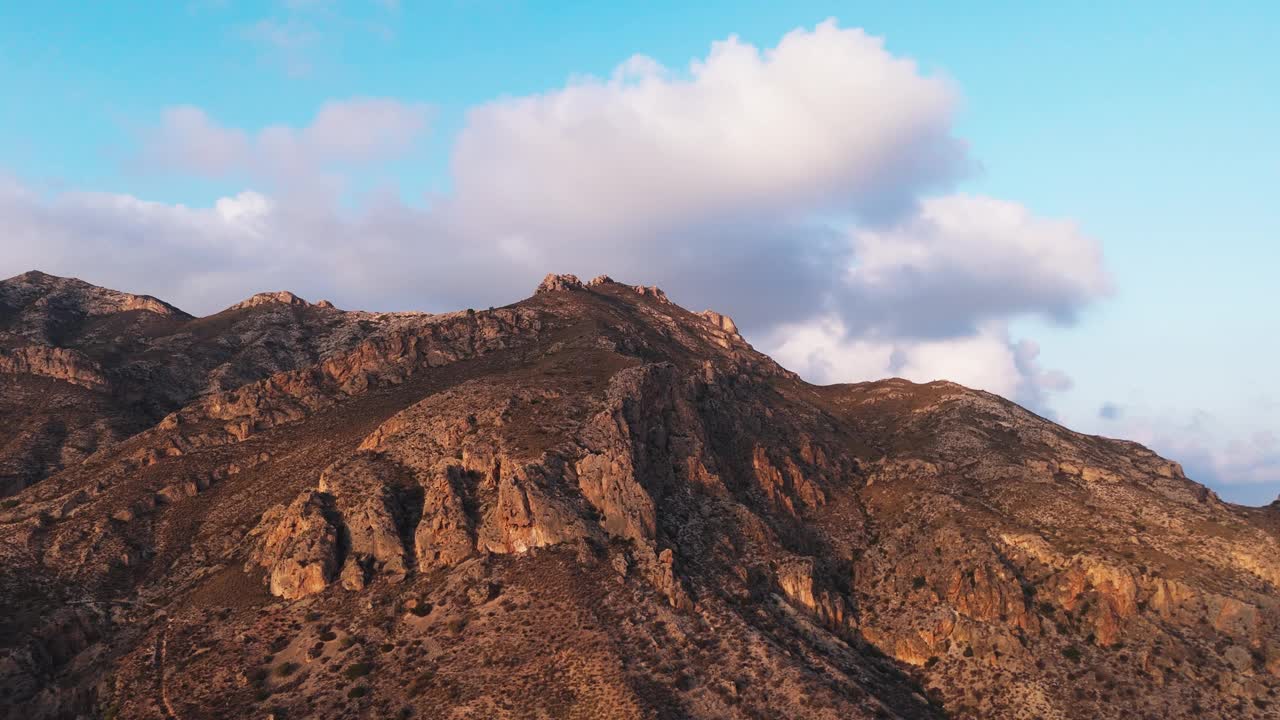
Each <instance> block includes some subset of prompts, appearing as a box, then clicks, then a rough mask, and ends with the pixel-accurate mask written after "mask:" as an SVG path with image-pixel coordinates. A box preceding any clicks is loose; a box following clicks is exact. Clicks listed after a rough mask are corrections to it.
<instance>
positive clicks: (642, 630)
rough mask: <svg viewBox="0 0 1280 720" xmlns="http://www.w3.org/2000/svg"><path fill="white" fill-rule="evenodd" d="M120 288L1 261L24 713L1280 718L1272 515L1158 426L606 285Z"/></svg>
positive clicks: (15, 614) (5, 662)
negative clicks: (1132, 427) (982, 387)
mask: <svg viewBox="0 0 1280 720" xmlns="http://www.w3.org/2000/svg"><path fill="white" fill-rule="evenodd" d="M130 298H135V296H128V295H125V294H123V293H113V292H112V291H106V290H101V289H97V288H92V286H88V285H85V284H83V283H79V282H78V281H70V280H63V279H59V278H51V277H49V276H43V275H37V274H28V275H25V276H20V277H19V278H14V279H11V280H8V281H4V283H0V303H2V304H0V390H2V391H3V393H2V394H0V402H2V403H4V408H3V409H6V410H11V411H12V412H13V413H15V414H14V415H12V416H15V417H16V416H19V415H20V416H22V417H24V418H26V419H24V420H23V421H22V422H20V423H18V424H17V425H16V426H5V427H4V428H3V433H4V435H3V436H0V448H2V449H3V453H2V454H0V463H4V464H3V465H0V467H4V468H6V469H5V470H4V472H5V473H6V475H5V478H7V480H6V482H8V483H9V484H8V486H7V492H8V493H11V494H12V496H11V497H9V498H7V499H5V500H4V501H3V504H0V568H3V569H2V570H0V709H2V710H0V716H7V717H14V718H18V717H22V718H28V717H31V718H62V717H66V718H72V717H81V716H89V717H95V716H102V717H116V718H172V717H180V718H207V717H226V716H235V717H239V716H253V715H258V716H266V715H268V714H272V715H274V716H275V717H321V718H323V717H332V718H338V717H352V716H361V717H427V718H434V717H513V718H514V717H584V718H600V717H610V718H614V717H619V718H631V717H634V718H677V717H679V718H684V717H697V718H702V717H705V718H712V717H714V718H748V717H752V718H755V717H778V718H782V717H788V718H789V717H814V718H848V717H859V718H861V717H866V718H876V717H903V718H931V717H943V716H947V715H954V716H959V717H984V718H986V717H992V718H1024V717H1043V718H1077V717H1078V718H1086V717H1087V718H1094V717H1128V716H1133V715H1137V716H1139V717H1141V716H1143V715H1144V714H1146V715H1148V716H1153V717H1154V716H1161V717H1216V718H1240V717H1245V718H1247V717H1258V718H1262V717H1275V716H1276V712H1277V708H1280V698H1278V697H1277V689H1278V688H1280V609H1278V602H1280V601H1278V600H1277V594H1276V589H1277V585H1280V519H1278V518H1277V513H1276V510H1275V507H1274V505H1273V506H1272V507H1269V508H1243V507H1238V506H1233V505H1230V504H1227V503H1223V502H1222V501H1220V500H1219V499H1218V498H1217V497H1216V496H1215V495H1214V494H1213V493H1211V492H1209V491H1208V490H1207V489H1205V488H1204V487H1203V486H1200V485H1197V484H1196V483H1194V482H1193V481H1191V480H1189V479H1187V478H1186V477H1184V475H1183V473H1182V470H1181V468H1179V467H1178V466H1177V465H1176V464H1175V463H1171V462H1168V461H1166V460H1163V459H1161V458H1159V457H1157V456H1156V455H1154V454H1153V453H1151V452H1150V451H1148V450H1146V449H1145V448H1142V447H1140V446H1138V445H1135V444H1133V443H1126V442H1120V441H1115V440H1107V439H1104V438H1097V437H1089V436H1082V435H1078V434H1076V433H1072V432H1070V431H1068V430H1066V429H1064V428H1062V427H1059V426H1056V425H1054V424H1052V423H1050V422H1048V421H1046V420H1044V419H1042V418H1039V417H1037V416H1035V415H1033V414H1031V413H1028V412H1027V411H1025V410H1023V409H1021V408H1019V407H1017V406H1016V405H1013V404H1011V403H1009V402H1007V401H1004V400H1002V399H1000V398H997V397H994V396H992V395H989V394H986V393H981V392H976V391H972V390H968V389H966V388H963V387H960V386H957V385H953V384H950V383H941V382H939V383H930V384H927V385H915V384H912V383H908V382H905V381H901V380H886V381H882V382H875V383H863V384H858V385H839V386H830V387H815V386H811V385H808V384H806V383H804V382H803V381H801V380H800V379H799V378H797V377H795V376H794V375H793V374H791V373H789V372H788V371H786V370H785V369H783V368H781V367H779V366H777V365H776V364H775V363H773V362H772V361H771V360H770V359H769V358H767V357H765V356H763V355H760V354H759V353H757V352H755V351H754V350H753V349H752V348H751V347H750V345H748V344H747V343H746V341H745V340H744V339H743V338H742V336H741V335H740V334H739V333H738V329H737V327H736V325H735V324H734V323H733V321H732V320H731V319H729V318H728V317H726V316H724V315H721V314H719V313H715V312H713V311H706V312H703V313H701V314H694V313H689V312H687V311H685V310H683V309H682V308H680V307H679V306H677V305H675V304H673V303H672V302H671V301H670V300H669V299H668V298H667V297H666V296H665V294H663V293H662V292H661V291H660V290H657V289H656V288H650V287H642V286H630V285H624V284H621V283H617V282H615V281H613V280H612V279H610V278H608V277H607V276H601V277H599V278H596V279H594V280H592V281H590V282H588V283H583V282H581V281H580V280H578V279H577V278H575V277H573V276H568V275H551V276H548V277H547V279H546V280H544V281H543V283H542V284H541V285H540V286H539V287H538V289H537V292H536V293H535V294H534V296H533V297H531V298H529V299H527V300H525V301H522V302H520V303H516V304H515V305H512V306H509V307H505V308H498V309H492V310H488V311H474V312H473V311H467V312H459V313H451V314H446V315H420V314H370V313H355V312H343V311H339V310H336V309H334V308H333V307H332V306H331V305H328V304H326V303H317V304H309V303H306V302H305V301H303V300H301V299H300V298H297V297H296V296H294V295H292V294H290V293H268V294H264V295H258V296H255V297H254V298H251V299H250V300H248V301H246V302H244V303H240V304H239V305H237V306H234V307H233V308H229V309H228V310H226V311H224V312H223V313H220V314H218V315H215V316H212V317H210V318H200V319H197V318H190V317H188V316H186V315H185V314H182V313H181V312H180V311H177V310H175V309H173V308H171V307H170V306H167V305H164V304H163V303H160V302H159V301H156V300H154V299H149V298H142V299H130ZM14 478H16V480H15V479H14Z"/></svg>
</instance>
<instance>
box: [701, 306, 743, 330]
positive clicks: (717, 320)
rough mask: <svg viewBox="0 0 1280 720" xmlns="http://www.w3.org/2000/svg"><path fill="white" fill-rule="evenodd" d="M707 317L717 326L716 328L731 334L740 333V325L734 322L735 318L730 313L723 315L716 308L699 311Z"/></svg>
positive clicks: (708, 320)
mask: <svg viewBox="0 0 1280 720" xmlns="http://www.w3.org/2000/svg"><path fill="white" fill-rule="evenodd" d="M698 314H699V315H701V316H702V317H704V318H706V320H707V322H709V323H711V324H712V325H715V326H716V329H718V330H721V331H723V332H726V333H729V334H730V335H738V326H737V324H736V323H734V322H733V318H731V317H729V316H728V315H721V314H720V313H718V312H716V311H715V310H703V311H702V312H700V313H698Z"/></svg>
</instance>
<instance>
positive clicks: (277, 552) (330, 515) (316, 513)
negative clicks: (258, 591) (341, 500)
mask: <svg viewBox="0 0 1280 720" xmlns="http://www.w3.org/2000/svg"><path fill="white" fill-rule="evenodd" d="M334 514H335V509H334V506H333V498H331V497H330V496H328V495H326V494H324V493H322V492H319V491H316V490H308V491H306V492H303V493H302V494H301V495H299V496H298V497H297V498H296V499H295V500H294V501H293V502H291V503H290V504H289V505H288V506H282V505H278V506H276V507H275V508H273V509H272V510H270V511H269V512H267V513H265V514H264V515H263V517H262V521H261V522H260V523H259V525H258V527H257V528H255V529H254V530H253V532H251V533H250V537H251V538H253V539H254V549H253V551H252V552H251V553H250V555H249V563H250V564H253V565H259V566H261V567H262V568H264V569H265V570H266V571H267V581H268V584H269V587H270V590H271V594H272V595H275V596H277V597H281V598H284V599H286V600H296V599H298V598H302V597H306V596H307V595H312V594H315V593H318V592H320V591H321V590H323V589H324V588H325V586H327V585H328V584H329V583H331V582H333V580H334V579H335V578H336V577H337V575H338V569H339V567H340V565H339V557H338V550H339V545H338V534H339V530H338V527H337V523H336V520H335V518H334Z"/></svg>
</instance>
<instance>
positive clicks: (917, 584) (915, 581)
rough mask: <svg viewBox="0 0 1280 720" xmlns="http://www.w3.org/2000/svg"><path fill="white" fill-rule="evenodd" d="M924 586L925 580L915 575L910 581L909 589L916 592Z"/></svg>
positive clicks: (921, 576)
mask: <svg viewBox="0 0 1280 720" xmlns="http://www.w3.org/2000/svg"><path fill="white" fill-rule="evenodd" d="M924 586H925V579H924V576H923V575H917V576H915V577H914V578H912V579H911V587H913V588H915V589H916V590H919V589H920V588H922V587H924Z"/></svg>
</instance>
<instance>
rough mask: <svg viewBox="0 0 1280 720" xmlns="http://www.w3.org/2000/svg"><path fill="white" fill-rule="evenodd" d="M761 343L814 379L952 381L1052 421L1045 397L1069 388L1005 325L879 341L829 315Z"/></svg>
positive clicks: (779, 332) (1035, 348)
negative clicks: (943, 335)
mask: <svg viewBox="0 0 1280 720" xmlns="http://www.w3.org/2000/svg"><path fill="white" fill-rule="evenodd" d="M764 344H765V346H767V347H768V348H769V349H770V352H771V354H772V355H773V356H774V358H775V359H777V360H778V361H779V362H781V363H782V364H783V365H785V366H786V367H789V368H791V369H793V370H795V371H796V372H799V373H800V374H801V375H803V376H805V377H807V378H809V380H810V381H812V382H819V383H839V382H855V381H861V380H875V379H879V378H885V377H901V378H906V379H907V380H912V381H914V382H930V381H933V380H950V381H952V382H958V383H960V384H962V385H967V386H969V387H976V388H981V389H983V390H987V391H990V392H993V393H996V394H998V395H1003V396H1004V397H1008V398H1011V399H1013V400H1015V401H1017V402H1019V403H1021V404H1022V405H1024V406H1026V407H1028V408H1030V409H1032V410H1035V411H1037V412H1040V413H1041V414H1044V415H1046V416H1050V417H1052V416H1053V412H1052V410H1051V409H1050V407H1049V404H1048V398H1049V395H1048V394H1049V393H1050V392H1057V391H1062V390H1066V389H1068V388H1069V387H1070V386H1071V380H1070V378H1068V377H1067V376H1066V375H1065V374H1063V373H1061V372H1059V371H1056V370H1044V369H1043V368H1041V367H1040V364H1039V362H1038V355H1039V347H1038V346H1037V345H1036V343H1035V342H1034V341H1030V340H1025V339H1024V340H1018V341H1015V340H1013V339H1011V338H1010V336H1009V332H1008V329H1007V327H1006V326H1005V325H1004V324H1003V323H998V322H991V323H987V324H986V325H984V326H982V327H981V328H979V329H978V331H977V332H976V333H974V334H967V335H962V336H958V337H952V338H943V339H920V338H909V337H908V338H903V337H875V336H858V335H851V334H850V333H849V331H848V328H847V327H846V326H845V325H844V323H843V321H841V320H840V317H839V316H838V315H834V314H832V315H827V316H825V317H822V318H818V319H815V320H811V321H808V322H805V323H801V324H797V325H783V326H780V327H778V328H777V329H776V330H774V331H773V332H772V333H770V334H769V335H768V336H766V337H765V338H764Z"/></svg>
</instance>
